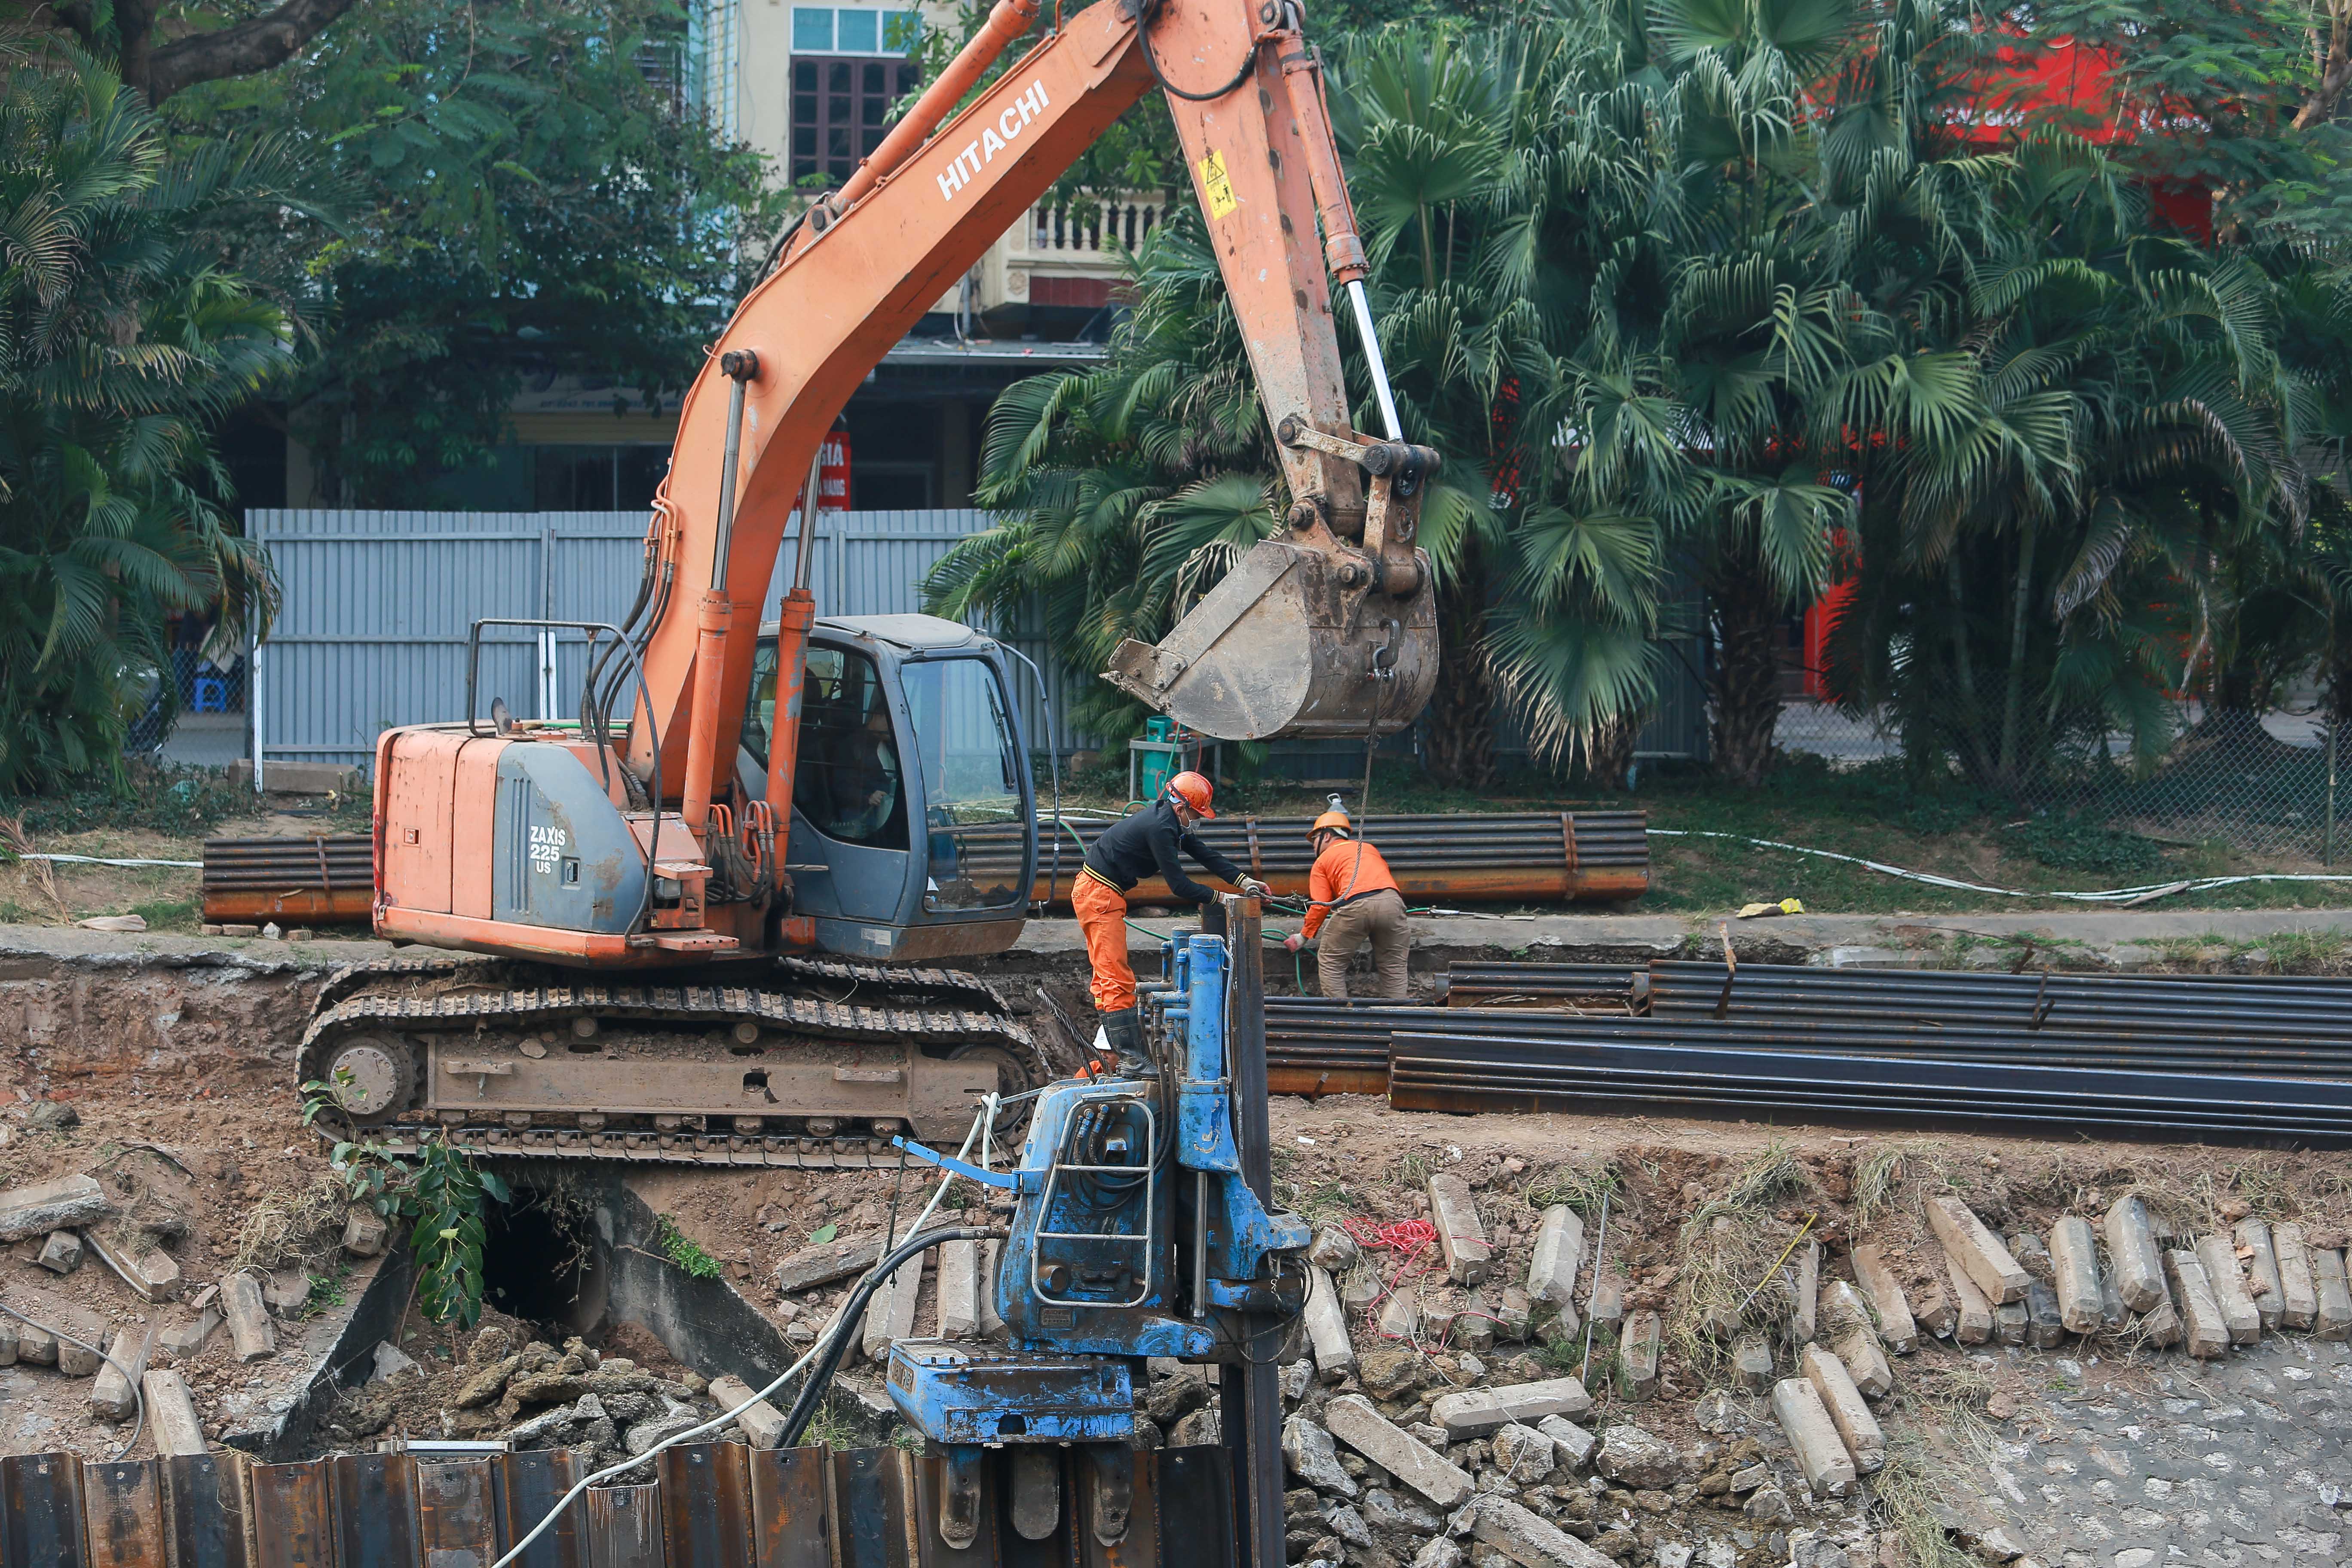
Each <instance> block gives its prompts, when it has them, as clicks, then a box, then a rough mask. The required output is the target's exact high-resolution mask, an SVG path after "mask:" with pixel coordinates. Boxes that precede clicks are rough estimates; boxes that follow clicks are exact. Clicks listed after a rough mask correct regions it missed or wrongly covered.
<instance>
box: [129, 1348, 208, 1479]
mask: <svg viewBox="0 0 2352 1568" xmlns="http://www.w3.org/2000/svg"><path fill="white" fill-rule="evenodd" d="M139 1394H140V1397H141V1399H142V1400H143V1401H144V1402H145V1404H146V1407H147V1429H148V1430H149V1431H150V1432H152V1434H154V1438H155V1454H156V1457H157V1458H164V1459H176V1458H180V1457H181V1456H182V1455H185V1454H201V1453H204V1452H205V1427H204V1423H203V1422H201V1421H199V1420H197V1419H196V1401H195V1397H194V1394H191V1393H190V1392H189V1390H188V1380H187V1379H186V1378H184V1377H182V1376H181V1375H180V1374H179V1373H176V1372H168V1371H163V1370H157V1371H153V1372H150V1373H147V1374H146V1375H145V1376H144V1377H142V1378H141V1379H140V1380H139Z"/></svg>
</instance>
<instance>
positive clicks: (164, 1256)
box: [82, 1229, 185, 1303]
mask: <svg viewBox="0 0 2352 1568" xmlns="http://www.w3.org/2000/svg"><path fill="white" fill-rule="evenodd" d="M82 1240H83V1241H84V1242H86V1243H88V1244H89V1249H90V1250H91V1251H92V1252H95V1253H97V1254H98V1257H99V1261H100V1262H101V1263H103V1264H105V1265H106V1266H107V1267H108V1268H111V1269H113V1270H114V1272H115V1274H116V1276H117V1277H118V1278H120V1279H121V1280H122V1282H123V1283H124V1284H126V1285H128V1286H130V1287H131V1289H133V1290H135V1291H137V1292H138V1293H139V1295H140V1296H141V1297H142V1299H143V1300H149V1301H154V1302H158V1303H161V1302H164V1301H176V1300H179V1299H180V1295H181V1292H182V1290H183V1289H184V1288H185V1282H184V1280H183V1279H181V1277H180V1266H179V1264H178V1263H176V1262H175V1261H173V1258H172V1255H171V1254H170V1253H168V1252H166V1251H164V1250H163V1248H162V1247H152V1246H150V1247H142V1246H137V1245H135V1244H126V1243H124V1242H122V1241H121V1240H120V1239H117V1238H111V1237H108V1235H107V1234H106V1232H105V1231H104V1230H102V1229H101V1230H92V1231H89V1232H87V1233H85V1234H84V1235H83V1237H82Z"/></svg>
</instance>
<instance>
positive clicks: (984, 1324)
mask: <svg viewBox="0 0 2352 1568" xmlns="http://www.w3.org/2000/svg"><path fill="white" fill-rule="evenodd" d="M1003 1245H1004V1244H1003V1241H1002V1240H1000V1239H999V1238H997V1237H989V1239H988V1240H986V1241H984V1242H982V1243H981V1246H980V1282H979V1289H980V1337H981V1338H982V1339H984V1340H992V1339H994V1338H996V1337H997V1336H998V1335H999V1334H1001V1333H1003V1331H1004V1320H1003V1318H1000V1317H998V1316H997V1315H996V1258H997V1254H998V1253H999V1252H1001V1251H1003Z"/></svg>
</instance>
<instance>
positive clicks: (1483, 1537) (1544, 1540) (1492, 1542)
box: [1466, 1494, 1616, 1568]
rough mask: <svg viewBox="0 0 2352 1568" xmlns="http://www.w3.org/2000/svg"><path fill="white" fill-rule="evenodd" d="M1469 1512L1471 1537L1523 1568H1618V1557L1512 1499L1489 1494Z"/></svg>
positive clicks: (1479, 1500)
mask: <svg viewBox="0 0 2352 1568" xmlns="http://www.w3.org/2000/svg"><path fill="white" fill-rule="evenodd" d="M1466 1511H1467V1512H1468V1514H1469V1523H1470V1535H1471V1538H1472V1539H1473V1540H1475V1541H1478V1542H1483V1543H1484V1544H1486V1545H1487V1546H1491V1547H1493V1548H1494V1549H1495V1550H1496V1552H1500V1553H1502V1554H1503V1555H1504V1556H1505V1557H1507V1558H1509V1559H1510V1560H1511V1561H1512V1562H1514V1563H1517V1564H1518V1565H1519V1568H1616V1560H1615V1559H1614V1558H1612V1557H1609V1556H1607V1555H1605V1554H1603V1553H1602V1552H1601V1551H1599V1550H1598V1549H1597V1548H1594V1547H1591V1546H1587V1545H1586V1544H1585V1543H1584V1542H1581V1541H1579V1540H1578V1539H1577V1538H1576V1537H1574V1536H1573V1535H1570V1534H1569V1533H1568V1531H1564V1530H1562V1529H1560V1528H1559V1526H1558V1525H1556V1524H1551V1523H1548V1522H1547V1521H1544V1520H1543V1519H1542V1518H1541V1517H1539V1516H1538V1514H1536V1513H1535V1512H1534V1511H1533V1510H1530V1509H1528V1508H1527V1507H1525V1506H1524V1505H1522V1504H1520V1503H1516V1502H1513V1501H1512V1500H1510V1499H1509V1498H1507V1497H1498V1496H1495V1495H1493V1494H1489V1495H1487V1496H1485V1497H1481V1498H1479V1499H1478V1500H1476V1501H1475V1502H1473V1503H1472V1504H1471V1505H1470V1507H1469V1509H1468V1510H1466Z"/></svg>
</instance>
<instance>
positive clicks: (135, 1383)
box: [0, 1253, 147, 1459]
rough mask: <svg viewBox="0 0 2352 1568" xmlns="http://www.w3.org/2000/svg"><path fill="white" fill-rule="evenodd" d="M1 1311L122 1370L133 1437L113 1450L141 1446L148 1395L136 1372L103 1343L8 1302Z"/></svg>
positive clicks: (118, 1454) (117, 1455)
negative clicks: (56, 1326) (28, 1314)
mask: <svg viewBox="0 0 2352 1568" xmlns="http://www.w3.org/2000/svg"><path fill="white" fill-rule="evenodd" d="M104 1256H105V1255H104V1254H103V1253H101V1254H100V1257H104ZM0 1312H5V1313H7V1314H8V1315H9V1316H10V1317H12V1318H14V1319H16V1321H18V1322H20V1323H29V1324H31V1325H32V1326H33V1327H34V1328H37V1329H38V1330H40V1331H41V1332H43V1333H45V1334H47V1335H48V1336H49V1338H51V1339H53V1340H56V1341H57V1342H59V1343H60V1344H68V1345H75V1346H79V1348H80V1349H82V1350H86V1351H88V1352H89V1353H90V1354H92V1355H94V1356H96V1357H97V1358H98V1359H99V1360H100V1361H102V1362H104V1363H106V1364H107V1365H109V1366H110V1367H112V1368H113V1369H114V1370H115V1371H117V1372H119V1373H121V1374H122V1380H123V1381H124V1382H125V1383H128V1384H130V1385H131V1437H130V1440H129V1441H128V1442H126V1443H124V1444H123V1445H122V1447H120V1448H117V1449H116V1450H115V1451H114V1457H115V1458H117V1459H120V1458H123V1456H125V1455H127V1454H129V1453H130V1452H131V1449H133V1448H135V1447H139V1432H140V1428H142V1427H143V1426H146V1425H147V1396H146V1394H145V1393H144V1392H143V1391H142V1390H141V1388H140V1386H139V1377H138V1374H137V1373H133V1372H132V1371H131V1369H130V1368H129V1367H127V1366H125V1365H123V1364H122V1363H121V1362H119V1361H117V1360H115V1359H114V1358H113V1357H112V1356H110V1355H109V1354H107V1353H106V1352H105V1350H104V1349H103V1348H101V1347H100V1346H98V1345H94V1344H91V1343H90V1342H89V1341H88V1340H78V1339H76V1338H74V1337H73V1335H71V1334H69V1333H67V1332H66V1331H64V1330H63V1329H53V1328H51V1327H49V1325H48V1324H47V1323H45V1322H42V1321H40V1320H39V1319H37V1318H28V1317H26V1316H25V1314H24V1313H22V1312H20V1311H18V1310H16V1308H14V1307H12V1306H10V1305H8V1303H7V1302H5V1301H0Z"/></svg>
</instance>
